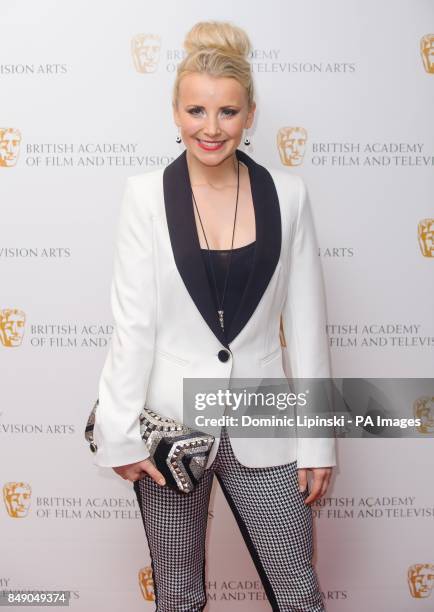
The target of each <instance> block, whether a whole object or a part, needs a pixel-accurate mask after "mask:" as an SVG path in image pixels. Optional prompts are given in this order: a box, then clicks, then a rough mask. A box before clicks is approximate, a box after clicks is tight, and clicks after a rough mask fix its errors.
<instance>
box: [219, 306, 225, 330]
mask: <svg viewBox="0 0 434 612" xmlns="http://www.w3.org/2000/svg"><path fill="white" fill-rule="evenodd" d="M217 312H218V315H219V321H220V326H221V328H222V329H224V328H225V324H224V318H223V315H224V311H223V310H217Z"/></svg>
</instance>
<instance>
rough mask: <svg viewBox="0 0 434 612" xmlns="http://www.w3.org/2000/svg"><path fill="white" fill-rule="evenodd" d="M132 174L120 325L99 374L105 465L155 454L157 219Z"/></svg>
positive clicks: (114, 286) (120, 276)
mask: <svg viewBox="0 0 434 612" xmlns="http://www.w3.org/2000/svg"><path fill="white" fill-rule="evenodd" d="M136 190H137V186H136V185H135V181H134V177H129V178H127V181H126V186H125V188H124V195H123V200H122V204H121V209H120V215H119V219H118V227H117V235H116V241H115V253H114V261H113V276H112V283H111V293H110V296H111V309H112V314H113V318H114V331H113V335H112V337H111V341H110V345H109V350H108V353H107V356H106V360H105V363H104V366H103V369H102V373H101V377H100V380H99V394H98V399H99V405H98V406H97V409H96V413H95V423H94V441H95V443H96V444H97V451H96V452H95V453H94V455H93V457H94V459H93V462H94V463H95V464H96V465H99V466H103V467H115V466H121V465H126V464H130V463H136V462H138V461H142V460H143V459H147V458H148V457H149V455H150V453H149V451H148V450H147V448H146V446H145V443H144V441H143V440H142V438H141V436H140V423H139V413H140V411H141V409H142V407H143V405H144V403H145V400H146V394H147V386H148V380H149V376H150V372H151V368H152V364H153V359H154V344H155V329H156V321H155V320H156V287H155V270H154V259H153V219H152V217H151V215H150V213H149V211H148V210H147V206H146V197H145V198H144V197H143V195H142V194H140V196H139V195H138V194H137V193H136Z"/></svg>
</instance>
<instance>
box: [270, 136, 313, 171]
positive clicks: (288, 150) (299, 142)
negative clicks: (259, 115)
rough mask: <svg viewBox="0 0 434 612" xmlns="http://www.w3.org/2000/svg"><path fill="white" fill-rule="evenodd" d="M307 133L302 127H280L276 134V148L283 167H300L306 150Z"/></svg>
mask: <svg viewBox="0 0 434 612" xmlns="http://www.w3.org/2000/svg"><path fill="white" fill-rule="evenodd" d="M306 140H307V132H306V130H305V129H304V128H302V127H282V128H280V129H279V130H278V132H277V148H278V149H279V155H280V161H281V162H282V164H283V165H284V166H300V165H301V164H302V163H303V158H304V152H305V149H306Z"/></svg>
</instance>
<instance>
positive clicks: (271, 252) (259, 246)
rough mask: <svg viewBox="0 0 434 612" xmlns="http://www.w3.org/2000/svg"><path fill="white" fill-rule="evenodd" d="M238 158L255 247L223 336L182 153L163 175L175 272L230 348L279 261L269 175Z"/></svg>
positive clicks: (277, 208) (277, 220)
mask: <svg viewBox="0 0 434 612" xmlns="http://www.w3.org/2000/svg"><path fill="white" fill-rule="evenodd" d="M236 155H237V158H238V159H239V160H240V161H242V162H244V163H245V164H246V166H247V168H248V170H249V176H250V185H251V190H252V197H253V204H254V208H255V223H256V246H255V253H254V259H253V266H252V269H251V272H250V275H249V278H248V280H247V284H246V288H245V290H244V294H243V298H242V300H241V302H240V304H239V306H238V309H237V311H236V313H235V315H234V318H233V320H232V325H231V326H230V328H229V329H228V330H226V336H225V332H224V331H223V330H222V329H221V327H220V323H219V321H218V316H217V311H216V308H215V305H214V299H213V294H212V289H211V287H210V286H209V283H208V277H207V274H206V269H205V264H204V262H203V259H202V253H201V250H200V242H199V237H198V234H197V229H196V221H195V217H194V209H193V201H192V196H191V183H190V177H189V173H188V165H187V156H186V150H184V151H183V152H182V153H181V155H179V156H178V157H177V158H176V159H174V160H173V162H171V163H170V164H169V165H168V166H166V168H165V169H164V172H163V190H164V204H165V210H166V218H167V225H168V229H169V235H170V241H171V245H172V250H173V255H174V259H175V263H176V267H177V268H178V271H179V273H180V275H181V277H182V279H183V281H184V284H185V286H186V288H187V290H188V292H189V294H190V296H191V298H192V299H193V301H194V303H195V304H196V307H197V308H198V310H199V312H200V313H201V315H202V317H203V318H204V319H205V321H206V322H207V324H208V325H209V327H210V329H211V330H212V331H213V332H214V334H215V336H216V337H217V338H218V340H219V341H220V342H221V343H222V344H223V345H224V346H226V347H228V348H229V343H230V342H232V341H233V340H234V338H235V337H236V336H237V335H238V334H239V333H240V332H241V330H242V329H243V327H244V326H245V325H246V323H247V322H248V321H249V319H250V317H251V316H252V314H253V313H254V311H255V309H256V307H257V305H258V304H259V302H260V300H261V298H262V296H263V294H264V292H265V290H266V288H267V286H268V283H269V282H270V279H271V277H272V275H273V272H274V270H275V268H276V266H277V263H278V261H279V257H280V250H281V243H282V227H281V218H280V206H279V199H278V195H277V191H276V187H275V185H274V181H273V179H272V177H271V174H270V173H269V172H268V170H267V169H266V168H265V167H264V166H261V165H260V164H258V163H256V162H255V161H254V160H253V158H251V157H250V156H249V155H247V153H244V151H241V150H239V149H236Z"/></svg>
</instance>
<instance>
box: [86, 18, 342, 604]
mask: <svg viewBox="0 0 434 612" xmlns="http://www.w3.org/2000/svg"><path fill="white" fill-rule="evenodd" d="M185 48H186V51H187V55H186V57H185V58H184V59H183V61H182V62H181V63H180V64H179V66H178V73H177V78H176V82H175V86H174V92H173V113H174V119H175V123H176V124H177V126H178V128H179V130H180V135H179V134H178V137H177V141H178V142H180V140H181V139H182V141H183V142H184V144H185V147H186V148H185V150H184V151H183V153H182V154H181V155H179V156H178V157H177V158H176V159H175V160H174V161H173V162H172V163H171V164H169V165H168V166H167V167H165V168H159V169H157V170H154V171H150V172H145V173H142V174H139V175H136V176H133V177H130V178H129V179H128V180H127V187H126V191H125V195H124V199H123V204H122V210H121V215H120V220H119V230H118V237H117V245H116V246H117V248H116V256H115V260H114V273H113V285H112V294H111V296H112V309H113V315H114V319H115V331H114V334H113V337H112V342H111V345H110V350H109V353H108V355H107V359H106V362H105V365H104V368H103V372H102V375H101V379H100V384H99V406H98V410H97V411H96V417H95V429H94V440H95V443H96V444H95V447H94V449H93V450H94V451H95V455H94V457H95V463H96V464H97V465H100V466H110V467H112V468H113V469H114V471H115V472H116V473H117V474H119V475H120V476H121V477H122V478H124V479H126V480H129V481H131V482H133V483H134V485H133V486H134V490H135V493H136V495H137V500H138V503H139V506H140V509H141V513H142V517H143V523H144V527H145V531H146V536H147V540H148V543H149V548H150V554H151V561H152V570H153V579H154V589H155V597H156V605H157V608H156V609H157V610H158V611H160V612H163V611H164V612H166V611H167V612H176V611H180V610H183V611H189V612H192V611H196V610H203V609H204V606H205V604H206V593H205V583H204V578H205V571H204V565H205V533H206V525H207V513H208V512H207V509H208V501H209V495H210V491H211V485H212V481H213V476H214V474H215V475H216V477H217V478H218V481H219V483H220V486H221V488H222V490H223V493H224V495H225V496H226V499H227V501H228V503H229V505H230V507H231V509H232V511H233V512H234V516H235V518H236V520H237V522H238V524H239V527H240V529H241V532H242V534H243V536H244V538H245V541H246V544H247V546H248V549H249V551H250V554H251V555H252V559H253V561H254V563H255V565H256V568H257V570H258V573H259V575H260V577H261V580H262V583H263V586H264V589H265V591H266V593H267V596H268V598H269V601H270V604H271V606H272V608H273V610H293V611H295V610H297V611H303V612H308V611H311V612H314V611H315V612H319V611H321V610H324V604H323V601H322V597H321V593H320V590H319V586H318V582H317V578H316V574H315V570H314V568H313V566H312V554H313V543H312V514H311V507H310V503H311V502H312V501H314V500H315V499H318V498H319V497H320V496H322V495H324V493H325V491H326V489H327V486H328V483H329V480H330V475H331V471H332V466H334V465H336V462H335V448H334V440H333V439H330V438H328V439H327V438H321V439H320V438H306V439H304V438H297V439H296V438H287V439H285V438H284V437H278V438H277V437H276V438H273V440H272V441H270V439H269V438H267V437H257V438H251V437H241V436H239V437H233V438H230V437H229V435H228V430H227V428H226V427H222V428H221V430H220V432H219V433H220V436H217V437H216V440H215V443H214V445H213V447H212V450H211V453H210V455H209V458H208V463H207V465H206V468H207V469H206V471H205V474H204V476H203V477H202V478H201V479H200V481H199V483H198V485H197V486H196V488H195V489H194V490H193V491H192V492H190V493H188V494H187V495H185V494H182V493H179V492H177V491H175V490H173V489H171V488H169V487H168V486H167V485H165V483H164V478H163V476H162V474H161V473H160V472H159V471H158V470H157V468H156V467H155V466H154V465H153V464H152V462H151V460H150V458H149V457H150V455H149V452H148V451H147V449H146V448H145V446H144V443H143V440H142V439H141V437H140V432H139V422H138V415H139V412H140V410H141V408H142V407H143V405H144V403H145V402H146V403H147V405H148V406H149V407H151V408H153V409H154V410H155V411H156V412H159V413H161V414H164V415H165V416H169V417H172V418H175V419H176V420H178V421H183V413H182V398H183V395H182V389H183V386H182V385H183V380H184V378H185V377H198V378H207V377H209V378H223V379H225V380H226V381H230V380H231V379H232V378H234V377H240V378H242V377H251V378H254V377H258V378H264V377H270V378H279V377H282V378H283V377H284V376H285V370H284V364H283V362H282V350H281V345H280V336H279V332H280V322H281V320H282V323H283V330H284V333H285V336H286V341H287V348H288V356H289V361H290V368H291V372H292V375H293V376H294V377H312V378H319V377H328V376H329V375H330V372H329V357H328V341H327V337H326V332H325V321H326V320H325V305H324V292H323V284H322V283H323V281H322V275H321V269H320V264H319V261H318V254H317V246H316V239H315V232H314V227H313V221H312V217H311V212H310V206H309V200H308V196H307V192H306V189H305V186H304V183H303V181H302V180H301V179H300V178H299V177H298V176H296V175H291V174H289V173H287V172H285V171H284V170H283V169H282V170H281V169H266V168H265V167H264V166H261V165H260V164H258V163H256V162H255V161H254V160H253V159H252V158H251V157H250V156H249V155H247V154H246V153H244V152H242V151H240V150H239V149H238V148H237V147H238V145H239V143H240V141H241V138H242V136H243V130H244V129H247V128H249V127H250V126H251V125H252V122H253V118H254V113H255V109H256V104H255V102H254V92H253V82H252V74H251V68H250V64H249V62H248V60H247V56H248V53H249V51H250V42H249V39H248V37H247V35H246V34H245V32H244V31H243V30H241V29H239V28H237V27H235V26H233V25H231V24H229V23H227V22H214V21H213V22H201V23H198V24H196V25H195V26H194V27H193V28H192V30H191V31H190V32H189V33H188V35H187V37H186V41H185ZM228 270H229V272H228ZM220 414H223V411H222V410H220V412H219V408H216V410H215V415H216V416H218V415H220ZM308 470H310V471H311V472H312V476H313V479H312V484H311V491H309V486H308V481H307V471H308Z"/></svg>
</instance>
